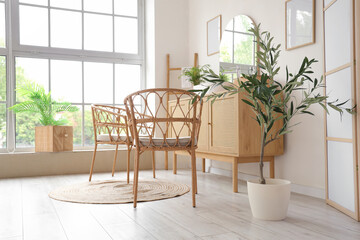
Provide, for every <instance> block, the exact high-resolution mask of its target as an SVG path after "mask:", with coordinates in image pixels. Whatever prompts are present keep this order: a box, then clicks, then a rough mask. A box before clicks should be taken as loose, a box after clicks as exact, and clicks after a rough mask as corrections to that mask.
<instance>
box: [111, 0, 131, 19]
mask: <svg viewBox="0 0 360 240" xmlns="http://www.w3.org/2000/svg"><path fill="white" fill-rule="evenodd" d="M114 12H115V14H118V15H125V16H134V17H136V16H137V0H114Z"/></svg>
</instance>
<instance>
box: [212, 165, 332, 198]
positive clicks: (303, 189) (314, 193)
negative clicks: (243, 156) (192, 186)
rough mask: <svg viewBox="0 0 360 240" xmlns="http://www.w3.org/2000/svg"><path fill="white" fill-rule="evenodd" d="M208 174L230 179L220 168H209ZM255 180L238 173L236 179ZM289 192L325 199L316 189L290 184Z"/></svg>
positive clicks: (252, 177)
mask: <svg viewBox="0 0 360 240" xmlns="http://www.w3.org/2000/svg"><path fill="white" fill-rule="evenodd" d="M207 170H208V171H209V172H210V173H213V174H218V175H222V176H226V177H232V171H231V170H225V169H221V168H215V167H210V168H209V169H207ZM254 178H257V176H254V175H250V174H246V173H241V172H239V173H238V179H239V180H243V181H248V180H251V179H254ZM291 192H294V193H299V194H303V195H306V196H310V197H315V198H320V199H325V190H324V189H321V188H316V187H309V186H303V185H299V184H294V183H292V184H291Z"/></svg>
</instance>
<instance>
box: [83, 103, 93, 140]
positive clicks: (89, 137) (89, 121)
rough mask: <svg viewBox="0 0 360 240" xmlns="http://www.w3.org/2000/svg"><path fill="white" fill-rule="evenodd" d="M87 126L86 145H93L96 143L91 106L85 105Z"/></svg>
mask: <svg viewBox="0 0 360 240" xmlns="http://www.w3.org/2000/svg"><path fill="white" fill-rule="evenodd" d="M84 118H85V120H84V121H85V126H84V145H85V146H93V145H94V127H93V121H92V113H91V107H90V106H85V112H84Z"/></svg>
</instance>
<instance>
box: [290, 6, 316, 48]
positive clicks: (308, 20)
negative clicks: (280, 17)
mask: <svg viewBox="0 0 360 240" xmlns="http://www.w3.org/2000/svg"><path fill="white" fill-rule="evenodd" d="M314 43H315V0H286V1H285V49H286V50H292V49H296V48H300V47H304V46H308V45H311V44H314Z"/></svg>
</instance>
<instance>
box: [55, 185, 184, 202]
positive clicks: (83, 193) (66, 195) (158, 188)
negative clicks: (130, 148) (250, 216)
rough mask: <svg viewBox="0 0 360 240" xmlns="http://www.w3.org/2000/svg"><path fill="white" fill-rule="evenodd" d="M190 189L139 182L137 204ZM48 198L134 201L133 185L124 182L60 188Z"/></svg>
mask: <svg viewBox="0 0 360 240" xmlns="http://www.w3.org/2000/svg"><path fill="white" fill-rule="evenodd" d="M189 191H190V188H189V186H187V185H186V184H181V183H172V182H162V181H156V180H154V181H139V185H138V197H137V200H138V202H146V201H155V200H160V199H167V198H173V197H177V196H181V195H184V194H185V193H187V192H189ZM49 197H51V198H53V199H55V200H59V201H65V202H75V203H92V204H101V203H102V204H116V203H131V202H133V201H134V195H133V185H132V183H130V184H127V183H126V181H111V180H110V181H92V182H86V183H78V184H74V185H70V186H65V187H60V188H58V189H55V190H54V191H52V192H50V193H49Z"/></svg>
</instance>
